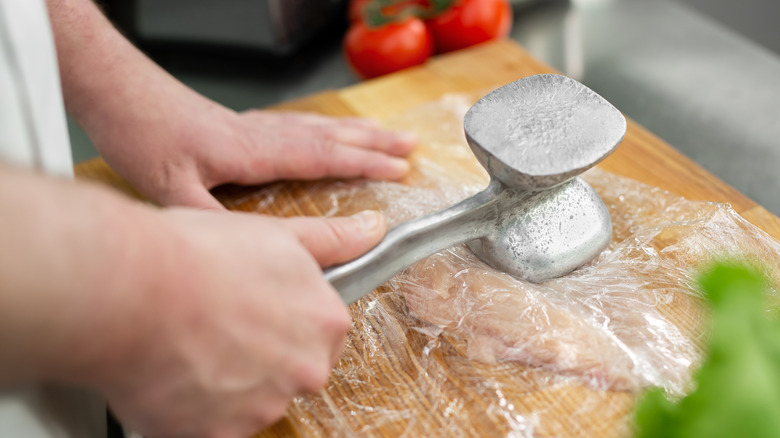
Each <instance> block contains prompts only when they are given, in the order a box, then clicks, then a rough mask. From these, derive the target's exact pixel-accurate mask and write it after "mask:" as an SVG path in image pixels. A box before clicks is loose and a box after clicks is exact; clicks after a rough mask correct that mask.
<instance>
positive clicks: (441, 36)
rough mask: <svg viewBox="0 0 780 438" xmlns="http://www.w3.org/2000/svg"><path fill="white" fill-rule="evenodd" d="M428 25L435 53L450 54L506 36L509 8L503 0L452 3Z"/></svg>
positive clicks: (466, 0) (509, 17)
mask: <svg viewBox="0 0 780 438" xmlns="http://www.w3.org/2000/svg"><path fill="white" fill-rule="evenodd" d="M427 23H428V27H430V29H431V33H432V34H433V41H434V44H435V46H436V51H437V52H440V53H444V52H450V51H453V50H458V49H462V48H464V47H469V46H473V45H474V44H479V43H482V42H485V41H488V40H492V39H494V38H504V37H506V36H507V35H508V34H509V29H510V28H511V27H512V8H511V7H510V6H509V3H508V2H507V1H506V0H455V3H454V4H453V5H452V7H450V8H449V9H447V10H445V11H444V12H442V13H441V15H438V16H435V17H433V18H431V19H429V20H428V21H427Z"/></svg>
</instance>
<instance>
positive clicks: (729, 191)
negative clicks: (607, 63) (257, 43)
mask: <svg viewBox="0 0 780 438" xmlns="http://www.w3.org/2000/svg"><path fill="white" fill-rule="evenodd" d="M551 72H554V71H553V70H552V69H551V68H549V67H547V66H545V65H543V64H542V63H540V62H538V61H537V60H535V59H533V58H532V57H531V56H530V55H529V54H528V53H527V52H525V51H524V50H523V49H522V48H521V47H519V46H518V45H517V44H515V43H513V42H511V41H500V42H495V43H490V44H486V45H482V46H478V47H474V48H471V49H467V50H463V51H460V52H457V53H453V54H449V55H445V56H441V57H437V58H434V59H432V60H430V61H429V62H428V63H426V64H425V65H423V66H421V67H418V68H413V69H409V70H406V71H403V72H399V73H396V74H392V75H389V76H386V77H382V78H379V79H375V80H372V81H367V82H364V83H361V84H358V85H355V86H352V87H349V88H345V89H342V90H334V91H326V92H322V93H319V94H315V95H313V96H310V97H306V98H303V99H299V100H295V101H292V102H286V103H282V104H280V105H277V106H275V107H274V109H281V110H301V111H313V112H318V113H322V114H328V115H335V116H355V115H357V116H366V117H374V118H378V119H385V118H388V117H390V116H394V115H397V114H401V113H404V112H406V111H409V110H411V109H413V108H415V107H419V106H420V105H422V104H425V103H427V102H430V101H433V100H436V99H438V98H440V97H441V96H442V95H444V94H446V93H453V92H464V93H472V94H473V93H481V92H485V91H489V90H490V89H494V88H497V87H499V86H501V85H504V84H506V83H508V82H511V81H514V80H516V79H518V78H521V77H524V76H528V75H531V74H537V73H551ZM599 167H600V168H602V169H604V170H607V171H609V172H612V173H615V174H618V175H622V176H626V177H630V178H633V179H636V180H639V181H641V182H644V183H646V184H649V185H652V186H655V187H659V188H661V189H664V190H668V191H670V192H672V193H675V194H677V195H680V196H683V197H685V198H688V199H691V200H707V201H716V202H726V203H730V204H731V205H732V207H733V208H734V209H735V210H736V211H737V212H738V213H740V214H741V215H742V216H743V217H745V218H746V219H747V220H748V221H750V222H752V223H753V224H755V225H757V226H758V227H760V228H762V229H764V230H765V231H766V232H768V233H769V234H770V235H772V236H774V237H775V238H780V220H778V218H777V217H775V216H774V215H772V214H771V213H769V212H768V211H767V210H765V209H764V208H763V207H761V206H759V205H757V204H756V203H755V202H753V201H752V200H750V199H748V198H747V197H745V196H744V195H742V194H740V193H739V192H737V191H736V190H735V189H733V188H731V187H730V186H728V185H727V184H725V183H724V182H722V181H720V180H719V179H718V178H716V177H715V176H713V175H712V174H710V173H708V172H707V171H705V170H704V169H702V168H701V167H700V166H698V165H697V164H695V163H694V162H692V161H691V160H689V159H688V158H686V157H685V156H683V155H682V154H680V153H679V152H677V151H676V150H675V149H673V148H672V147H670V146H669V145H667V144H666V143H664V142H663V141H661V140H659V139H658V138H657V137H655V136H653V135H652V134H651V133H649V132H648V131H646V130H645V129H643V128H642V127H640V126H639V125H637V124H636V123H634V122H632V121H629V123H628V131H627V134H626V137H625V140H624V141H623V143H622V145H621V146H620V147H619V148H618V150H617V152H615V153H614V154H613V155H612V156H610V157H609V158H608V159H607V160H605V161H604V162H603V163H601V164H600V165H599ZM76 174H77V176H78V177H79V178H83V179H91V180H97V181H100V182H103V183H106V184H109V185H111V186H113V187H115V188H117V189H119V190H121V191H123V192H124V193H126V194H128V195H131V196H137V193H135V192H134V191H133V190H132V188H130V187H129V186H128V185H127V183H125V182H124V181H122V180H121V178H119V177H118V176H117V175H116V174H114V173H113V172H112V171H111V170H110V169H109V168H108V166H107V165H106V164H105V163H104V162H103V161H102V160H100V159H97V160H93V161H89V162H86V163H82V164H79V165H78V166H76ZM251 190H252V189H246V188H235V187H232V188H231V187H228V188H222V189H220V190H218V191H217V192H216V194H217V196H218V197H219V198H220V200H221V201H223V202H225V203H228V204H230V205H234V206H239V207H240V205H241V203H242V201H241V199H242V197H245V196H246V194H247V193H249V192H251ZM304 195H305V193H302V189H301V187H300V185H299V183H285V184H281V185H279V186H278V191H277V192H276V195H275V197H274V205H272V206H269V207H268V208H267V209H266V210H265V211H266V212H268V213H271V214H284V215H289V214H309V215H311V214H321V213H320V210H318V209H317V208H314V207H313V206H311V205H310V202H308V201H306V200H305V199H304V198H305V196H304ZM398 329H399V330H403V328H400V327H399V328H398ZM352 342H353V343H356V345H353V346H352V347H355V348H360V345H358V344H359V343H360V339H353V340H352ZM418 347H420V346H414V345H410V346H409V347H408V348H409V349H410V350H409V351H412V350H414V349H415V348H418ZM385 353H386V354H385V355H384V356H383V357H382V358H381V359H379V358H378V359H377V360H378V365H377V366H378V367H379V369H381V370H382V371H381V373H387V374H394V375H395V381H398V379H400V380H401V381H408V382H409V384H408V385H407V387H387V386H383V379H382V375H381V374H380V375H377V376H376V377H377V378H376V380H375V381H373V382H372V384H371V385H358V386H349V385H342V382H340V381H339V378H338V377H337V376H334V377H332V378H331V381H330V382H329V388H330V389H329V393H330V394H334V395H329V396H328V397H326V398H325V399H323V403H326V402H327V403H330V404H332V405H338V406H342V405H343V400H341V399H340V397H343V399H344V400H346V399H349V400H350V402H354V401H355V400H358V401H360V400H365V401H366V402H365V403H366V405H369V404H373V405H372V406H374V407H375V408H376V409H379V410H381V409H382V408H388V409H389V410H388V411H387V412H388V415H391V414H392V413H393V412H398V411H404V412H407V413H408V412H412V413H414V416H415V418H416V420H415V421H413V422H409V423H408V424H407V426H406V429H398V428H393V427H396V426H397V424H396V423H388V424H391V425H395V426H392V427H391V426H388V427H383V426H376V425H373V426H372V425H371V424H369V423H370V422H371V419H369V418H345V419H341V420H339V421H345V422H349V423H350V424H351V425H352V426H353V427H358V428H359V427H361V425H362V426H365V428H364V429H363V430H365V434H363V433H361V434H360V436H364V435H365V436H388V437H389V436H398V435H401V434H404V433H406V434H407V436H425V435H429V434H430V432H431V431H433V430H438V434H439V435H442V434H441V430H440V429H441V428H442V427H446V426H443V425H448V424H453V423H452V422H453V421H454V420H453V419H451V418H450V419H447V420H445V419H444V417H446V415H447V413H446V410H445V409H443V407H441V406H438V407H436V406H431V405H430V404H429V402H428V401H429V399H428V398H427V397H426V395H425V390H424V389H422V388H420V387H418V386H417V382H418V381H419V379H420V377H419V372H420V370H419V369H414V361H410V362H404V361H402V360H398V358H400V357H401V356H404V357H407V356H408V355H407V352H404V351H386V352H385ZM475 372H477V373H478V372H480V371H479V370H476V369H475ZM413 374H417V377H411V376H412V375H413ZM405 376H409V378H408V379H405ZM416 379H417V380H416ZM452 384H453V385H455V386H457V385H458V382H457V381H455V382H452ZM387 391H390V392H400V393H406V394H407V395H408V397H407V398H404V400H405V401H404V405H403V406H382V400H383V398H382V397H381V393H382V392H387ZM378 394H379V395H378ZM586 396H587V391H585V390H583V389H576V388H575V389H572V388H569V389H562V390H560V391H557V392H556V391H549V392H547V391H539V392H537V393H533V394H531V395H530V396H529V397H527V399H526V402H527V403H529V404H530V405H534V404H535V403H538V404H539V405H540V406H542V405H545V400H546V399H550V398H556V399H557V400H558V402H556V403H555V405H554V406H555V408H554V409H555V412H550V413H547V414H549V415H554V416H558V417H566V416H570V417H575V416H576V415H577V414H576V413H577V411H578V409H579V404H580V403H582V402H583V400H585V397H586ZM384 400H389V399H384ZM602 400H603V403H604V410H603V412H604V414H603V416H602V417H601V418H580V419H578V420H577V421H573V422H565V421H564V422H562V423H561V425H562V426H561V428H560V429H559V430H558V431H557V432H556V434H555V435H556V436H614V434H615V431H616V429H615V426H616V424H618V422H620V421H621V419H622V418H624V416H625V414H626V413H627V412H628V411H629V410H630V409H631V406H632V403H633V398H632V396H631V395H628V394H626V393H619V392H616V393H613V394H608V395H606V396H605V397H604V398H602ZM389 403H390V402H389ZM392 403H394V402H392ZM460 408H461V409H463V410H465V411H466V412H469V416H470V417H471V418H469V419H468V420H467V421H465V420H464V421H465V422H464V423H463V424H465V425H466V426H465V427H464V428H462V429H461V430H460V432H459V433H460V434H464V435H467V436H496V435H504V434H505V433H506V432H507V431H506V430H502V429H501V428H497V426H496V424H497V422H495V421H493V420H492V419H491V413H490V412H485V407H484V406H482V405H480V403H479V400H478V398H475V399H474V400H472V401H471V402H470V404H468V405H467V406H461V407H460ZM319 415H322V412H318V411H316V410H312V411H310V412H306V411H301V410H298V411H296V413H295V415H289V416H288V417H286V418H285V419H284V420H282V421H281V422H279V423H278V424H277V425H275V426H274V427H272V428H270V429H268V430H266V431H264V432H262V433H260V434H259V436H300V435H302V434H304V431H306V433H308V434H311V433H313V432H316V433H315V434H316V435H320V436H332V435H334V434H337V433H336V432H335V431H334V430H332V429H329V427H330V425H332V424H334V423H333V422H329V421H321V420H322V419H321V418H318V416H319Z"/></svg>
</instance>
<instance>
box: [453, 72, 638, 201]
mask: <svg viewBox="0 0 780 438" xmlns="http://www.w3.org/2000/svg"><path fill="white" fill-rule="evenodd" d="M464 127H465V131H466V138H467V140H468V142H469V145H470V146H471V149H472V151H473V152H474V155H476V157H477V159H478V160H479V161H480V163H482V165H483V166H484V167H485V168H486V169H487V171H488V172H489V173H490V174H491V175H492V176H493V177H495V178H497V179H498V180H500V181H501V182H503V183H504V184H506V185H508V186H510V187H514V188H520V189H529V190H537V189H544V188H548V187H552V186H555V185H557V184H560V183H562V182H564V181H567V180H569V179H571V178H573V177H575V176H577V175H578V174H580V173H582V172H584V171H586V170H587V169H589V168H591V167H593V166H594V165H595V164H597V163H598V162H600V161H601V160H603V159H604V158H606V157H607V156H608V155H609V154H610V153H612V152H613V151H614V150H615V148H617V146H618V144H620V142H621V141H622V140H623V136H624V135H625V132H626V119H625V118H624V117H623V115H622V114H621V113H620V111H618V110H617V109H616V108H615V107H614V106H612V104H610V103H609V102H607V101H606V100H605V99H604V98H603V97H601V96H599V95H598V94H596V93H595V92H594V91H593V90H591V89H589V88H587V87H586V86H584V85H582V84H580V83H579V82H577V81H575V80H573V79H570V78H568V77H566V76H561V75H553V74H545V75H535V76H529V77H526V78H523V79H519V80H517V81H515V82H512V83H510V84H507V85H504V86H503V87H501V88H499V89H497V90H495V91H493V92H492V93H490V94H488V95H487V96H485V97H483V98H482V99H480V100H479V102H477V103H476V104H474V106H472V107H471V109H470V110H469V111H468V112H467V113H466V116H465V118H464Z"/></svg>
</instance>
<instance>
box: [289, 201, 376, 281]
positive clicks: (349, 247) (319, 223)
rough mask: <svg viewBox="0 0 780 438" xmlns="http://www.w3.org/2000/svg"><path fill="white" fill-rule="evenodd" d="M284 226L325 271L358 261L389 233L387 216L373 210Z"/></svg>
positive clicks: (300, 220)
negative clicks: (341, 264) (335, 266)
mask: <svg viewBox="0 0 780 438" xmlns="http://www.w3.org/2000/svg"><path fill="white" fill-rule="evenodd" d="M283 223H284V224H285V226H286V227H287V228H288V229H290V230H291V231H293V233H295V234H296V235H297V236H298V239H299V240H300V242H301V244H303V246H304V247H306V249H308V250H309V252H310V253H311V255H312V256H313V257H314V259H315V260H317V262H318V263H319V264H320V267H323V268H324V267H327V266H331V265H335V264H338V263H343V262H346V261H349V260H352V259H354V258H357V257H358V256H360V255H361V254H363V253H365V252H366V251H368V250H369V249H371V248H373V247H374V246H376V244H377V243H379V241H380V240H382V237H384V235H385V231H386V230H387V225H386V224H385V218H384V216H382V214H380V213H379V212H377V211H372V210H366V211H363V212H360V213H357V214H354V215H352V216H345V217H335V218H327V219H326V218H316V217H295V218H289V219H285V220H284V221H283Z"/></svg>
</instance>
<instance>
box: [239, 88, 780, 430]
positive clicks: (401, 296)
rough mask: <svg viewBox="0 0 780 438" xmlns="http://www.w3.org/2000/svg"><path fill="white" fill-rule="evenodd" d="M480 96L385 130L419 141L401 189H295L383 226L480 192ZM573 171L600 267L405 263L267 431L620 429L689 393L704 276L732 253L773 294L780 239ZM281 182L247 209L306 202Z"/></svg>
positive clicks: (453, 254) (693, 205)
mask: <svg viewBox="0 0 780 438" xmlns="http://www.w3.org/2000/svg"><path fill="white" fill-rule="evenodd" d="M474 100H475V99H474V98H473V96H466V95H451V96H446V97H445V98H443V99H441V100H439V101H437V102H434V103H432V104H429V105H426V106H424V107H421V108H418V109H416V110H413V111H410V112H409V113H406V114H403V115H400V116H398V117H396V118H393V119H391V120H388V121H386V124H387V126H390V127H393V128H398V129H404V130H411V131H415V132H417V133H418V134H419V136H420V139H421V146H420V150H419V151H417V152H416V153H415V155H414V156H413V157H412V158H411V161H412V163H413V167H414V173H413V175H411V176H410V177H409V178H408V180H406V181H404V182H403V183H392V182H366V181H354V182H338V181H330V182H317V183H306V184H300V185H298V186H297V188H296V189H295V190H293V192H296V191H297V192H298V195H299V198H300V199H304V200H305V202H304V201H302V202H303V203H311V204H312V205H316V206H317V209H318V210H317V211H319V212H321V213H323V214H325V215H345V214H352V213H354V212H357V211H360V210H363V209H366V208H374V209H379V210H381V211H382V212H383V213H384V214H385V215H386V217H387V219H388V222H389V223H390V225H391V226H392V225H395V224H398V223H400V222H402V221H405V220H408V219H412V218H414V217H417V216H420V215H423V214H426V213H430V212H432V211H436V210H438V209H441V208H443V207H446V206H448V205H451V204H452V203H454V202H457V201H458V200H460V199H463V198H465V197H466V196H469V195H471V194H473V193H476V192H477V191H479V190H481V189H482V188H483V187H485V186H486V185H487V181H488V180H487V175H486V173H485V172H484V170H482V169H481V167H480V166H479V165H478V164H477V163H476V160H475V159H474V158H473V155H472V154H471V152H470V150H469V149H468V146H467V145H466V143H465V140H464V138H463V131H462V122H461V121H462V118H463V114H464V113H465V111H466V110H467V109H468V107H469V106H470V104H471V103H472V102H473V101H474ZM584 178H585V179H586V180H587V181H588V182H589V183H590V184H591V185H592V186H593V187H594V188H595V189H596V190H597V191H598V192H599V194H600V195H601V196H602V199H603V200H604V202H605V204H606V205H607V206H608V208H609V210H610V214H611V217H612V220H613V239H612V243H611V244H610V246H609V248H608V249H607V250H606V251H604V252H603V253H602V254H601V255H600V256H599V257H598V258H597V259H596V260H594V261H593V262H591V263H589V264H587V265H586V266H584V267H582V268H580V269H578V270H576V271H574V272H572V273H571V274H569V275H566V276H564V277H562V278H558V279H554V280H551V281H547V282H545V283H542V284H532V283H528V282H524V281H520V280H517V279H514V278H512V277H510V276H508V275H506V274H503V273H501V272H497V271H495V270H494V269H492V268H490V267H488V266H487V265H485V264H484V263H483V262H481V261H480V260H479V259H478V258H477V257H475V256H474V255H473V254H472V253H471V252H470V251H469V250H468V249H467V248H466V247H465V246H458V247H455V248H451V249H447V250H444V251H441V252H439V253H437V254H435V255H433V256H431V257H429V258H427V259H424V260H422V261H420V262H418V263H416V264H415V265H413V266H411V267H409V268H408V269H406V270H405V271H404V272H403V273H401V274H399V275H397V276H396V277H394V278H393V279H392V280H391V281H389V282H388V283H387V284H385V285H384V286H383V287H381V288H379V290H378V292H374V293H372V294H370V295H368V296H367V297H365V298H363V299H362V300H361V301H359V302H358V303H356V304H355V305H353V306H352V307H351V310H352V316H353V320H354V324H353V327H352V330H351V331H350V333H349V339H348V342H347V347H346V350H345V352H344V354H343V355H342V357H341V359H340V361H339V363H338V364H337V366H336V368H335V369H334V370H333V372H332V375H331V379H330V381H329V383H328V385H327V387H326V388H325V389H324V390H323V391H321V392H320V393H318V394H312V395H309V396H303V397H299V398H297V399H296V400H295V401H294V403H293V404H292V406H291V408H290V409H289V410H288V413H287V416H286V418H285V420H284V421H283V422H282V423H281V424H279V425H277V427H279V428H281V430H283V431H284V430H286V431H290V432H297V433H299V434H301V435H303V436H356V437H358V436H361V437H362V436H372V435H381V436H409V437H417V436H430V437H432V436H440V437H454V436H511V437H531V436H626V435H630V413H631V409H632V407H633V402H634V400H635V398H636V396H637V395H638V394H639V392H640V391H641V389H643V388H646V387H648V386H660V387H663V388H665V390H666V391H667V392H668V393H670V394H671V395H681V394H684V393H685V391H686V390H688V389H690V388H689V387H688V385H689V379H690V376H691V373H692V372H693V370H695V368H696V365H697V363H698V362H699V361H700V360H701V353H702V352H701V348H702V344H703V342H704V340H705V339H706V331H705V328H706V308H705V306H704V302H703V299H702V297H701V295H700V293H699V292H698V291H697V290H696V285H695V279H696V275H697V269H699V268H701V267H702V265H703V264H704V263H706V262H707V261H709V260H711V258H712V257H713V256H716V255H721V256H722V255H730V256H732V257H737V258H742V259H747V260H750V261H753V262H754V263H760V264H762V266H763V268H764V270H765V271H766V272H767V274H768V275H769V276H770V277H771V278H772V279H773V282H774V284H777V272H778V266H777V263H778V260H780V259H779V258H778V255H780V245H779V244H778V242H777V241H775V240H773V239H772V238H771V237H769V236H768V235H766V234H765V233H763V232H762V231H760V230H759V229H757V228H755V227H754V226H752V225H751V224H749V223H748V222H747V221H745V220H744V219H742V218H741V217H740V216H739V215H738V214H736V213H735V212H734V211H733V210H732V209H731V208H730V207H729V206H728V205H724V204H715V203H706V202H692V201H687V200H685V199H682V198H679V197H677V196H675V195H672V194H670V193H667V192H664V191H661V190H659V189H655V188H651V187H648V186H646V185H643V184H641V183H638V182H635V181H633V180H629V179H626V178H623V177H618V176H615V175H612V174H609V173H606V172H604V171H601V170H598V169H592V170H591V171H589V172H587V173H586V174H585V175H584ZM281 187H282V186H281V185H275V186H273V185H272V186H268V187H266V188H264V189H261V190H260V191H256V192H253V193H251V194H249V195H248V196H247V198H245V199H243V200H242V201H241V202H244V203H246V202H249V204H251V205H253V206H254V207H253V208H254V209H255V210H256V211H260V212H268V211H272V212H273V213H275V214H280V215H293V214H298V213H299V212H298V210H299V209H300V208H301V207H300V206H301V205H302V202H298V203H295V202H281V201H283V200H282V199H280V194H281V193H282V188H281ZM285 196H289V193H288V195H285ZM773 297H774V296H773Z"/></svg>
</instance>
